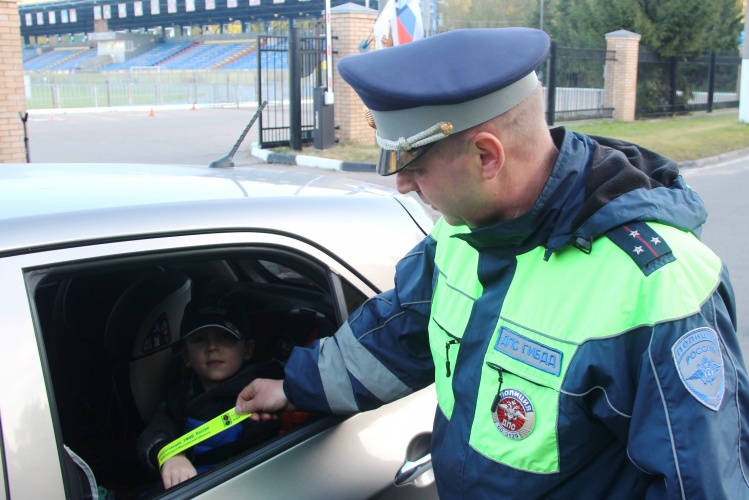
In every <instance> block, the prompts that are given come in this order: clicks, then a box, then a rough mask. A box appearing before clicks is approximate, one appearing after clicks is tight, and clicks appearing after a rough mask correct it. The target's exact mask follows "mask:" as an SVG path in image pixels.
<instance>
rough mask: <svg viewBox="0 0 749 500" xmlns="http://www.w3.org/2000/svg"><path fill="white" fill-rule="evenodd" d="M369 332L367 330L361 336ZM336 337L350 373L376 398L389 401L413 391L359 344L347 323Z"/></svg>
mask: <svg viewBox="0 0 749 500" xmlns="http://www.w3.org/2000/svg"><path fill="white" fill-rule="evenodd" d="M390 319H392V318H390ZM370 333H371V332H367V333H365V334H364V335H362V336H363V337H364V336H366V335H369V334H370ZM336 338H337V339H338V342H339V343H340V344H341V347H342V348H343V352H344V359H345V361H346V366H347V367H348V369H349V371H350V372H351V374H352V375H353V376H354V377H355V378H356V379H357V380H358V381H359V382H361V383H362V385H363V386H364V387H366V388H367V390H368V391H369V392H371V393H372V394H374V395H375V397H376V398H377V399H379V400H380V401H383V402H385V403H389V402H390V401H394V400H396V399H398V398H400V397H403V396H405V395H407V394H411V393H412V392H413V390H412V389H411V388H410V387H409V386H407V385H406V384H404V383H403V382H402V381H401V379H399V378H398V377H396V376H395V374H394V373H393V372H391V371H390V370H389V369H388V368H387V367H386V366H385V365H383V364H382V363H380V361H379V360H378V359H377V358H375V357H374V355H373V354H372V353H371V352H369V350H368V349H367V348H366V347H364V346H363V345H361V343H360V342H359V340H357V338H356V337H354V332H353V331H352V330H351V327H350V326H349V325H348V323H346V325H344V326H343V327H342V328H341V329H340V330H339V331H338V333H337V334H336Z"/></svg>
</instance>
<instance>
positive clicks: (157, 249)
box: [0, 165, 435, 499]
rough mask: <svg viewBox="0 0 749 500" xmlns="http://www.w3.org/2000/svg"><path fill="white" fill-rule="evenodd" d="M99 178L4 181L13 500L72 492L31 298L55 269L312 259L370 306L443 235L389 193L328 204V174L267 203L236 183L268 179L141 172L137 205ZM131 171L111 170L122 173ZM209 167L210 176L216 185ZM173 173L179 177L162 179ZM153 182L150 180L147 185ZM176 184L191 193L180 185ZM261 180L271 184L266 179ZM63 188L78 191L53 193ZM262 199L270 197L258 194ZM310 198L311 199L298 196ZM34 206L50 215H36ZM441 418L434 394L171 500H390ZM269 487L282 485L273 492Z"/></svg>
mask: <svg viewBox="0 0 749 500" xmlns="http://www.w3.org/2000/svg"><path fill="white" fill-rule="evenodd" d="M99 167H100V166H89V167H86V168H84V167H76V168H74V169H72V171H71V169H68V167H67V166H65V167H63V166H55V167H54V168H53V167H50V166H42V167H39V169H37V168H36V167H35V166H34V165H29V166H25V165H24V166H12V167H10V170H15V173H14V174H12V175H10V174H8V173H7V172H6V173H5V174H0V185H1V186H2V187H0V193H2V194H0V200H2V201H0V234H3V235H4V237H3V238H2V239H1V240H0V279H2V282H3V287H0V304H1V305H0V308H2V311H1V314H0V317H2V318H3V319H2V324H1V325H2V326H0V330H2V332H3V334H2V337H0V338H2V339H4V340H2V342H4V345H3V352H4V354H5V361H4V362H3V363H0V381H2V382H0V384H2V390H0V415H1V416H2V420H1V422H0V423H1V424H2V438H3V443H2V444H3V450H2V451H3V457H4V459H5V472H6V477H5V479H6V483H5V484H6V488H7V491H8V493H9V495H10V497H12V498H21V499H23V498H34V499H35V498H60V497H62V496H64V495H65V493H64V492H65V489H64V487H65V486H64V485H65V482H64V477H63V472H62V470H61V462H62V457H61V453H62V450H61V443H60V440H59V437H58V436H59V429H57V428H56V424H55V410H54V400H53V399H50V398H51V397H53V396H52V394H53V391H52V390H51V388H50V387H47V382H46V381H47V380H48V379H47V377H48V374H47V373H45V369H44V364H45V359H44V358H45V349H44V345H43V341H42V340H41V336H40V333H39V325H38V324H35V321H36V320H35V319H34V318H35V311H34V306H33V298H32V296H31V294H32V293H33V288H34V286H35V284H36V280H37V276H39V277H42V276H44V275H45V273H48V272H49V270H50V269H52V270H54V269H55V268H56V267H57V266H68V267H69V266H71V265H76V264H79V265H83V264H85V265H95V264H97V263H99V262H107V261H108V260H111V259H138V258H145V257H149V258H152V256H154V255H159V254H163V253H165V252H166V253H168V252H186V253H194V252H196V251H201V249H216V248H232V249H236V248H239V249H241V248H245V247H247V248H257V247H268V248H285V249H291V250H293V251H295V252H300V253H303V254H304V255H305V256H307V257H308V258H309V259H311V260H313V261H316V262H319V263H321V264H322V265H323V266H325V267H326V268H328V269H330V270H331V272H333V273H335V274H336V275H339V276H341V277H342V278H343V279H345V280H346V281H347V282H348V283H351V284H352V285H353V286H354V287H356V288H357V289H358V290H360V291H361V292H362V293H365V294H366V295H372V294H374V293H376V292H378V291H380V290H384V289H386V288H389V287H390V286H392V279H393V273H394V264H395V262H396V261H397V259H398V258H400V257H401V256H402V255H404V254H405V253H406V252H407V251H408V250H409V249H411V248H412V247H413V246H414V245H416V244H417V243H418V242H419V241H420V239H421V238H423V236H424V234H425V231H428V229H429V225H430V224H431V220H430V219H429V218H428V217H426V215H424V214H423V211H421V209H420V208H419V207H418V206H417V205H416V204H415V202H413V200H412V199H403V198H401V197H399V196H396V195H395V194H394V193H393V192H388V191H383V190H381V189H377V190H371V191H369V188H368V187H366V186H365V187H361V186H359V187H356V185H355V184H344V186H348V187H347V188H345V189H343V190H341V189H335V190H331V189H330V188H326V193H325V194H322V193H320V192H318V191H317V190H315V191H314V192H313V193H312V195H309V194H310V191H309V190H310V189H311V188H310V186H311V183H314V182H318V183H325V182H327V181H323V180H319V179H318V180H315V179H317V178H316V177H315V179H312V180H310V179H307V181H305V182H302V181H301V178H300V177H299V176H292V178H293V179H295V182H296V184H295V187H294V189H293V191H294V193H295V194H293V195H292V196H286V197H281V196H276V195H273V196H267V197H264V198H262V199H257V198H248V197H245V196H243V195H237V194H236V192H237V189H234V188H232V187H231V186H236V183H237V182H239V184H241V185H243V186H244V188H243V189H246V188H247V186H248V185H249V184H247V183H259V182H260V181H258V180H256V179H255V180H241V181H236V177H237V176H239V177H241V175H238V174H237V173H236V172H221V173H214V172H213V171H211V170H209V169H205V168H202V170H200V175H198V176H197V177H189V180H186V179H183V178H182V175H183V172H184V170H180V169H183V167H173V168H175V169H177V172H178V173H179V175H177V173H173V172H172V170H171V169H172V167H168V168H167V167H162V166H159V167H154V168H147V167H138V168H139V169H141V170H142V172H141V173H142V174H143V175H139V176H135V177H137V178H139V181H138V182H146V178H147V181H148V183H149V185H150V188H149V189H151V190H152V191H153V192H152V193H150V194H148V195H144V196H143V198H137V199H136V198H131V197H129V196H128V195H127V192H128V191H129V189H135V190H136V191H138V189H137V188H138V183H135V184H133V185H131V186H130V187H129V188H128V187H127V186H126V183H124V182H123V181H122V180H121V179H122V176H120V175H119V174H118V175H114V174H111V173H110V174H102V172H106V171H107V169H108V168H106V167H102V170H101V171H99V173H98V174H95V175H92V177H95V178H97V177H98V180H97V181H96V182H94V181H93V180H92V179H88V180H87V181H85V182H83V181H81V176H83V177H86V172H89V171H95V170H96V169H97V168H99ZM121 167H122V166H117V168H113V170H114V171H115V173H116V172H119V171H120V168H121ZM50 168H52V169H53V170H54V169H59V171H58V170H56V171H55V175H54V176H51V177H49V178H48V177H45V176H46V175H47V174H43V173H44V172H45V171H48V170H49V169H50ZM124 168H127V167H124ZM188 170H192V169H188ZM206 170H208V174H210V175H208V174H204V171H206ZM0 171H2V169H0ZM164 171H166V172H167V173H168V174H169V175H161V176H160V173H162V172H164ZM147 172H152V173H151V175H150V176H148V175H145V173H147ZM23 174H28V175H26V177H25V179H26V180H25V181H21V180H20V179H19V178H20V177H23ZM37 175H39V176H41V177H36V176H37ZM111 175H114V177H111ZM128 175H129V174H127V175H125V176H124V177H128ZM173 175H175V176H177V178H179V179H181V181H180V182H181V183H182V184H179V183H177V184H176V185H175V184H174V183H173V182H172V177H173ZM252 175H255V176H258V175H261V174H259V173H258V172H257V171H255V172H254V173H253V174H252ZM262 175H266V174H262ZM64 177H67V181H66V182H65V183H63V184H62V185H60V184H55V182H57V181H56V180H54V179H57V180H59V179H61V178H64ZM273 177H274V181H277V182H279V183H280V184H281V185H282V186H286V187H288V186H289V185H291V183H290V182H286V183H285V184H284V181H282V180H281V178H282V176H279V175H274V176H273ZM312 177H314V176H312ZM9 178H15V179H16V181H14V183H15V186H14V187H12V188H8V186H7V185H5V184H4V183H5V180H6V179H9ZM40 178H41V179H43V181H40V180H39V179H40ZM76 179H78V180H77V181H76ZM206 179H208V180H206ZM227 179H228V182H229V183H230V186H229V187H226V185H222V187H221V188H217V187H215V186H214V187H211V188H209V189H208V190H207V191H210V192H211V193H212V194H211V195H210V196H209V195H206V193H205V192H202V191H201V192H202V193H203V194H201V195H198V196H197V198H198V199H197V200H195V201H189V200H190V197H189V196H187V195H186V194H185V193H184V192H182V193H181V194H179V195H173V194H169V195H162V194H159V193H161V191H162V190H165V189H168V188H169V186H171V187H173V188H175V189H177V190H181V189H183V187H182V186H193V184H196V185H200V184H202V183H204V182H207V183H212V182H216V184H220V183H224V182H226V181H227ZM48 181H49V183H48ZM301 184H304V186H301V187H300V185H301ZM40 186H41V187H40ZM102 186H111V187H112V196H110V197H107V196H101V195H100V194H101V193H99V195H97V196H96V197H88V198H86V193H93V192H96V191H97V190H98V189H101V188H102ZM175 186H176V187H175ZM58 189H62V190H63V191H66V193H67V194H55V195H52V194H50V193H55V192H56V190H58ZM184 189H188V188H184ZM232 189H234V192H233V193H232V194H231V195H227V196H224V194H223V190H227V191H232ZM253 189H259V190H260V191H263V189H261V188H259V187H258V186H254V185H253ZM272 189H273V188H271V187H268V188H267V190H265V191H264V193H265V194H266V195H270V192H271V191H272ZM37 191H38V192H37ZM199 191H200V190H199ZM239 191H241V189H239ZM303 191H307V193H306V194H303V195H302V194H300V193H301V192H303ZM10 192H14V193H16V195H15V198H14V199H13V200H12V201H8V198H5V199H4V198H3V197H2V196H3V195H4V194H8V193H10ZM48 192H49V193H48ZM216 192H220V193H219V195H216V194H215V193H216ZM333 192H335V193H336V194H332V193H333ZM341 193H347V194H346V195H344V196H341ZM308 195H309V196H308ZM206 198H207V199H206ZM146 199H147V200H146ZM148 200H150V201H153V203H150V202H147V201H148ZM35 203H38V204H39V206H36V207H32V208H29V207H27V205H29V204H31V205H33V204H35ZM143 203H146V204H145V205H144V204H143ZM416 221H418V222H419V223H418V224H417V223H416ZM384 236H387V237H385V238H383V237H384ZM39 279H41V278H39ZM434 408H435V397H434V391H433V388H431V387H430V388H427V389H425V390H423V391H419V392H418V393H416V394H414V395H412V396H409V397H407V398H404V399H403V400H400V401H397V402H395V403H391V404H389V405H386V406H384V407H382V408H380V409H378V410H374V411H372V412H368V413H365V414H360V415H356V416H353V417H351V418H348V419H346V420H344V421H343V422H342V423H341V424H340V425H337V426H334V427H331V428H328V429H326V430H323V431H321V432H320V433H318V434H316V435H313V436H312V437H310V438H309V439H305V440H304V441H302V442H300V443H297V444H295V445H294V446H293V447H291V448H289V449H287V450H285V451H283V452H281V453H280V454H278V455H276V456H273V457H272V458H271V459H268V460H266V461H263V462H261V463H259V464H258V465H256V466H254V467H252V468H250V469H247V468H246V467H244V466H243V465H242V464H243V463H244V462H242V461H241V460H240V461H239V465H233V466H227V467H221V468H220V469H219V470H216V471H212V472H210V473H207V474H205V475H201V476H199V477H198V478H196V479H194V480H193V481H191V482H190V483H188V484H187V485H185V487H184V488H181V489H180V490H177V491H175V492H174V493H173V496H175V498H176V497H177V496H180V497H184V496H185V495H186V494H189V496H193V494H192V493H188V492H190V491H193V490H194V493H195V494H198V493H199V494H201V495H202V497H205V498H219V497H220V498H231V497H234V496H236V495H239V494H242V495H244V494H247V493H248V492H251V493H252V495H253V497H254V498H279V497H286V496H291V495H295V496H297V497H300V498H354V497H356V498H370V497H379V496H381V495H385V496H386V497H387V496H388V493H387V491H388V488H389V486H392V480H393V477H394V474H395V472H396V471H397V470H398V468H399V467H400V465H401V464H402V463H403V461H404V460H405V458H406V448H407V447H408V444H409V439H410V437H411V436H416V435H419V434H423V433H428V432H431V424H432V419H433V412H434ZM342 443H344V444H345V446H342ZM289 469H290V470H292V471H296V472H297V474H296V477H298V478H299V479H300V481H299V482H297V481H296V480H294V481H284V480H283V478H284V477H287V476H285V475H284V472H287V473H288V470H289ZM325 475H331V477H329V478H328V479H327V480H325V481H324V482H320V483H319V484H317V483H316V484H315V488H314V490H311V489H310V488H309V482H310V481H315V480H316V479H318V480H319V479H320V478H321V477H324V476H325ZM268 477H270V478H273V480H272V481H264V478H268ZM39 478H44V480H43V481H40V480H39ZM425 478H428V475H425ZM422 483H423V484H422ZM207 485H208V486H207ZM409 491H411V492H412V493H408V492H409ZM423 492H427V496H432V494H433V493H434V485H433V483H432V482H431V481H430V480H429V479H424V480H423V481H422V482H421V483H419V482H415V483H414V484H412V485H408V486H406V487H403V488H398V492H397V494H400V495H402V496H403V495H405V496H404V497H406V498H407V497H414V496H415V495H416V494H417V493H419V494H421V493H423ZM166 496H167V497H169V496H172V495H170V494H169V493H168V494H167V495H166Z"/></svg>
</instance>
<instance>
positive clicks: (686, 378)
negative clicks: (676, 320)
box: [671, 327, 726, 411]
mask: <svg viewBox="0 0 749 500" xmlns="http://www.w3.org/2000/svg"><path fill="white" fill-rule="evenodd" d="M671 353H672V354H673V357H674V363H675V364H676V371H677V372H678V373H679V378H680V379H681V381H682V383H683V384H684V386H685V387H686V388H687V390H688V391H689V393H690V394H691V395H692V396H694V397H695V398H696V399H697V401H699V402H700V403H702V404H703V405H705V406H707V407H708V408H710V409H711V410H713V411H718V410H719V409H720V404H721V403H722V402H723V394H724V393H725V390H726V385H725V375H724V373H725V369H724V368H723V367H724V362H723V352H722V351H721V350H720V341H719V340H718V334H717V333H715V330H713V329H712V328H707V327H703V328H696V329H694V330H692V331H690V332H687V333H685V334H684V335H682V336H681V338H680V339H679V340H677V341H676V342H675V343H674V345H673V346H671Z"/></svg>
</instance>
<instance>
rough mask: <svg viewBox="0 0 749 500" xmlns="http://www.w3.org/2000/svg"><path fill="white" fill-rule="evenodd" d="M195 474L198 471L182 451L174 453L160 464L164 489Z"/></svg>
mask: <svg viewBox="0 0 749 500" xmlns="http://www.w3.org/2000/svg"><path fill="white" fill-rule="evenodd" d="M197 475H198V471H196V470H195V467H193V466H192V464H191V463H190V461H189V460H188V459H187V457H185V454H184V453H180V454H179V455H174V456H173V457H172V458H170V459H169V460H167V461H166V462H164V465H162V466H161V481H162V482H163V483H164V489H168V488H171V487H172V486H174V485H177V484H179V483H181V482H183V481H187V480H188V479H190V478H191V477H195V476H197Z"/></svg>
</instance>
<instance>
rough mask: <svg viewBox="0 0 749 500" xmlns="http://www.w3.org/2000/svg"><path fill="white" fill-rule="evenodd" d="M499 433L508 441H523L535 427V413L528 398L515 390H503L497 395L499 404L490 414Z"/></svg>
mask: <svg viewBox="0 0 749 500" xmlns="http://www.w3.org/2000/svg"><path fill="white" fill-rule="evenodd" d="M492 420H494V425H496V426H497V429H499V432H501V433H502V435H503V436H505V437H506V438H509V439H516V440H519V439H525V438H526V437H528V435H529V434H530V433H531V431H533V427H534V426H535V425H536V413H535V412H534V411H533V404H532V403H531V400H530V399H528V396H526V395H525V394H523V393H522V392H520V391H518V390H517V389H504V390H503V391H501V392H500V393H499V404H498V405H497V409H496V411H494V412H493V413H492Z"/></svg>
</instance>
